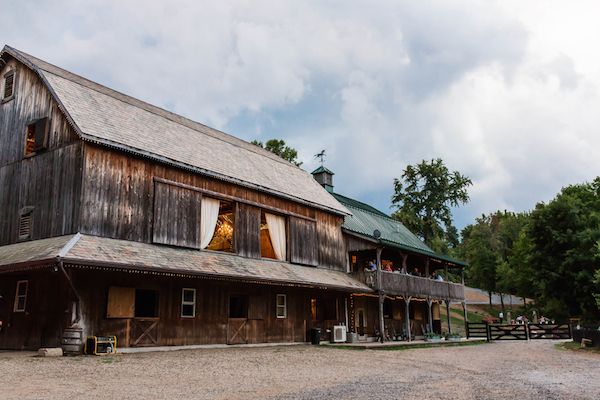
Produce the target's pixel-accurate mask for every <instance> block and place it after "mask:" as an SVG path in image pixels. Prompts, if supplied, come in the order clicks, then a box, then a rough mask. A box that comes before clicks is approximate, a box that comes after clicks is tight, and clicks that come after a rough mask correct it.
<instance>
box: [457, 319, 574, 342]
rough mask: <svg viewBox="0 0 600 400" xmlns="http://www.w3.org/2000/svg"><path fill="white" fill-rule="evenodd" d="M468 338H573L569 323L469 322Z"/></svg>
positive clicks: (467, 326)
mask: <svg viewBox="0 0 600 400" xmlns="http://www.w3.org/2000/svg"><path fill="white" fill-rule="evenodd" d="M466 330H467V339H468V338H486V340H487V341H488V342H489V341H491V340H535V339H571V338H572V332H571V326H570V325H569V324H517V325H511V324H487V323H480V322H467V324H466Z"/></svg>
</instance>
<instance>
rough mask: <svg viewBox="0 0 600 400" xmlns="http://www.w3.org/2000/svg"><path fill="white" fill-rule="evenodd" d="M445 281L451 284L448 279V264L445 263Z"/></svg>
mask: <svg viewBox="0 0 600 400" xmlns="http://www.w3.org/2000/svg"><path fill="white" fill-rule="evenodd" d="M444 279H445V280H446V282H450V279H448V264H447V263H444Z"/></svg>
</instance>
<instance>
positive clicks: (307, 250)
mask: <svg viewBox="0 0 600 400" xmlns="http://www.w3.org/2000/svg"><path fill="white" fill-rule="evenodd" d="M289 238H290V239H289V240H290V261H291V262H293V263H297V264H304V265H315V266H316V265H318V264H319V254H318V252H317V250H318V249H317V224H316V222H315V221H309V220H306V219H302V218H296V217H290V235H289Z"/></svg>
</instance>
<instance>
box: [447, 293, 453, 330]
mask: <svg viewBox="0 0 600 400" xmlns="http://www.w3.org/2000/svg"><path fill="white" fill-rule="evenodd" d="M446 318H447V319H448V333H452V323H451V322H450V300H446Z"/></svg>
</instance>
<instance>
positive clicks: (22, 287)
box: [14, 281, 29, 312]
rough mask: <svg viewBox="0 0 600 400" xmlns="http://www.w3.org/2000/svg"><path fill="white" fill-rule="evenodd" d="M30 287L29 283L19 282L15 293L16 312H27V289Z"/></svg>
mask: <svg viewBox="0 0 600 400" xmlns="http://www.w3.org/2000/svg"><path fill="white" fill-rule="evenodd" d="M28 286H29V282H28V281H18V282H17V290H16V292H15V306H14V311H15V312H25V306H26V305H27V287H28Z"/></svg>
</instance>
